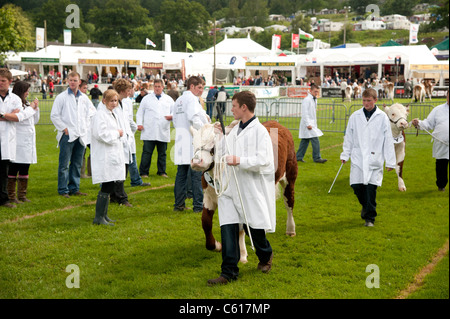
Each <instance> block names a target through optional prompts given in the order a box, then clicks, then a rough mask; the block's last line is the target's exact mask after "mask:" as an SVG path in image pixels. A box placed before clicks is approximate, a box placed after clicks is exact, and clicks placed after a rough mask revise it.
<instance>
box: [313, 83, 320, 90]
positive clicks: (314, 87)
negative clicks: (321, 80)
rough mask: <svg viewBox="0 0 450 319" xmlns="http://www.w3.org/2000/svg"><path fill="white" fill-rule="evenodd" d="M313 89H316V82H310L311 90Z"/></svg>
mask: <svg viewBox="0 0 450 319" xmlns="http://www.w3.org/2000/svg"><path fill="white" fill-rule="evenodd" d="M314 89H317V90H318V89H319V86H318V85H317V84H314V83H311V90H314Z"/></svg>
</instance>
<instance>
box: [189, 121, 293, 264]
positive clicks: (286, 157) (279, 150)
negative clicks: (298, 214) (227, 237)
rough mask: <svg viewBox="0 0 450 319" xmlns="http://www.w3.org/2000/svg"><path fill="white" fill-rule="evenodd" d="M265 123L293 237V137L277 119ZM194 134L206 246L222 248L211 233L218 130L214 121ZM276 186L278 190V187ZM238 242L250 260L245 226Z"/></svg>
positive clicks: (193, 164) (288, 232)
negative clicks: (200, 174)
mask: <svg viewBox="0 0 450 319" xmlns="http://www.w3.org/2000/svg"><path fill="white" fill-rule="evenodd" d="M238 123H239V122H238V121H233V122H232V123H231V124H230V125H229V126H227V127H226V129H225V134H228V133H229V132H230V131H231V129H232V128H233V127H234V126H235V125H237V124H238ZM262 125H263V126H264V127H266V129H267V131H268V132H269V134H270V137H271V139H272V145H273V147H274V152H273V153H274V157H275V158H274V160H275V167H276V172H275V184H276V185H278V186H279V187H281V188H282V190H283V197H284V203H285V207H286V210H287V222H286V235H288V236H291V237H293V236H295V235H296V233H295V222H294V216H293V210H294V202H295V199H294V194H295V190H294V187H295V181H296V179H297V173H298V165H297V159H296V156H295V148H294V139H293V137H292V134H291V132H290V131H289V130H288V129H287V128H285V127H284V126H282V125H280V124H279V123H278V122H276V121H268V122H264V123H262ZM275 129H276V130H277V131H276V130H275ZM271 130H273V131H272V132H277V134H273V133H272V134H271ZM191 134H192V136H193V146H194V158H193V159H192V161H191V167H192V169H194V170H196V171H202V172H203V175H202V187H203V190H204V196H203V211H202V227H203V231H204V233H205V239H206V248H207V249H208V250H215V251H221V249H222V245H221V243H220V242H218V241H216V239H215V238H214V235H213V233H212V225H213V216H214V213H215V210H216V209H217V203H218V197H217V194H216V190H215V188H214V187H213V186H212V185H213V183H214V169H213V167H214V165H218V164H217V163H215V157H214V153H215V149H214V148H215V137H216V134H215V133H214V124H206V125H204V126H203V127H202V128H200V129H199V130H196V129H193V128H191ZM277 146H278V147H277ZM222 186H223V185H222ZM277 190H279V188H278V187H277ZM277 193H278V192H277ZM280 193H281V192H280ZM241 228H242V227H241ZM239 243H240V245H239V246H240V255H241V259H240V261H241V262H242V263H245V262H247V250H246V247H245V233H244V231H243V230H241V231H240V233H239Z"/></svg>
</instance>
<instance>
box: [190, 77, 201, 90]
mask: <svg viewBox="0 0 450 319" xmlns="http://www.w3.org/2000/svg"><path fill="white" fill-rule="evenodd" d="M202 83H203V80H202V79H200V77H198V76H191V77H190V78H189V79H188V80H187V88H188V90H190V89H191V85H193V86H197V85H199V84H202Z"/></svg>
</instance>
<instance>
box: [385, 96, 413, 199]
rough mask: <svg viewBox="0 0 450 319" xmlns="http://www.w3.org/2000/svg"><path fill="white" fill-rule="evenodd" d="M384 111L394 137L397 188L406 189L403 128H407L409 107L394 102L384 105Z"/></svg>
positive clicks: (402, 190)
mask: <svg viewBox="0 0 450 319" xmlns="http://www.w3.org/2000/svg"><path fill="white" fill-rule="evenodd" d="M384 111H385V112H386V114H387V116H388V117H389V121H390V122H391V130H392V137H393V138H394V147H395V157H396V161H397V166H396V167H395V172H396V173H397V176H398V190H399V191H401V192H404V191H406V185H405V182H404V180H403V163H404V161H405V155H406V140H405V132H404V130H405V129H406V128H408V120H407V119H408V114H409V107H408V106H406V107H405V106H403V105H402V104H399V103H396V104H393V105H391V106H386V105H384Z"/></svg>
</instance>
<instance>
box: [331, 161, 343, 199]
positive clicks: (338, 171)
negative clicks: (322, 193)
mask: <svg viewBox="0 0 450 319" xmlns="http://www.w3.org/2000/svg"><path fill="white" fill-rule="evenodd" d="M342 166H344V163H342V164H341V167H340V168H339V171H338V172H337V174H336V177H335V178H334V181H333V184H331V187H330V190H329V191H328V194H329V193H330V192H331V189H332V188H333V186H334V183H335V182H336V179H337V178H338V176H339V173H340V172H341V169H342Z"/></svg>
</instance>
